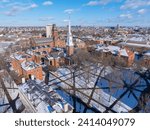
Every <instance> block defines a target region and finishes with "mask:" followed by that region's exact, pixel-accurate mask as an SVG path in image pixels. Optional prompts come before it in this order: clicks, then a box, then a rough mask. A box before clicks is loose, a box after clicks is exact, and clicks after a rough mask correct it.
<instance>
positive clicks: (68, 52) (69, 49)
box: [67, 46, 74, 56]
mask: <svg viewBox="0 0 150 130" xmlns="http://www.w3.org/2000/svg"><path fill="white" fill-rule="evenodd" d="M73 53H74V47H73V46H69V47H67V55H69V56H71V55H72V54H73Z"/></svg>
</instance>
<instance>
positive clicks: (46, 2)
mask: <svg viewBox="0 0 150 130" xmlns="http://www.w3.org/2000/svg"><path fill="white" fill-rule="evenodd" d="M52 4H53V2H52V1H45V2H44V3H43V5H45V6H48V5H52Z"/></svg>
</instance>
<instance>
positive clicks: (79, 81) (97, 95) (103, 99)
mask: <svg viewBox="0 0 150 130" xmlns="http://www.w3.org/2000/svg"><path fill="white" fill-rule="evenodd" d="M101 69H102V67H100V68H99V69H98V70H97V72H96V73H95V74H97V75H98V74H99V72H100V71H101ZM92 72H93V71H92ZM111 72H112V69H111V68H110V67H107V68H106V71H104V72H103V73H102V76H105V75H107V74H109V73H111ZM81 73H83V71H80V72H77V74H76V73H75V75H78V74H79V75H78V76H76V78H75V86H76V88H92V87H94V84H95V82H96V79H97V76H94V75H93V74H89V77H90V78H89V81H88V80H87V77H88V75H87V74H84V75H83V74H81ZM55 74H56V75H57V76H58V77H60V76H62V77H61V79H62V80H65V82H66V83H68V84H70V85H72V86H73V79H72V78H71V76H72V75H71V73H70V70H69V69H66V68H61V69H58V70H57V72H55ZM50 76H52V75H50ZM52 77H54V76H52ZM68 78H69V79H68ZM67 79H68V80H67ZM56 82H60V80H59V79H57V80H54V81H52V82H51V83H54V84H55V83H56ZM59 86H60V87H62V88H64V89H68V88H70V87H69V86H67V85H66V84H65V83H62V82H61V83H60V84H59ZM96 88H97V89H96V91H95V92H94V94H93V99H95V100H96V101H98V102H99V103H101V104H103V105H105V106H107V107H108V106H110V105H111V104H112V103H113V102H114V101H115V100H116V98H115V97H113V96H110V95H109V94H107V93H106V92H104V91H103V90H100V89H98V88H99V87H98V86H96ZM68 92H70V93H72V92H73V91H71V90H70V91H68ZM80 92H83V93H84V94H86V95H88V96H89V95H90V94H91V92H92V90H91V89H88V90H86V91H85V90H80ZM76 96H77V97H78V98H80V99H81V100H82V101H83V102H85V103H87V102H88V98H87V97H86V96H85V95H83V94H81V93H79V92H76ZM96 101H94V100H92V101H91V102H90V106H91V107H95V108H96V109H98V110H99V111H101V112H104V111H105V107H103V106H102V105H99V104H98V103H97V102H96ZM112 109H113V110H114V111H117V112H128V111H129V110H131V108H130V107H129V106H127V105H126V104H124V103H123V102H120V101H119V102H118V103H117V104H116V105H115V106H114V107H113V108H112Z"/></svg>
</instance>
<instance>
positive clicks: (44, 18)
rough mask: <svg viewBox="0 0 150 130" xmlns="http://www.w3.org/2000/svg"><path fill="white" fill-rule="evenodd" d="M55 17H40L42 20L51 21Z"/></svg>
mask: <svg viewBox="0 0 150 130" xmlns="http://www.w3.org/2000/svg"><path fill="white" fill-rule="evenodd" d="M53 19H54V18H53V17H41V18H39V20H40V21H50V20H53Z"/></svg>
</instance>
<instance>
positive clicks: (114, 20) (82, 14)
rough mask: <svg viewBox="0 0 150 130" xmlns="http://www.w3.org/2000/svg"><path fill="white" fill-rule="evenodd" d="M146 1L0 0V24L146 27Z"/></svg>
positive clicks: (149, 20) (148, 21) (148, 1)
mask: <svg viewBox="0 0 150 130" xmlns="http://www.w3.org/2000/svg"><path fill="white" fill-rule="evenodd" d="M149 7H150V0H91V1H90V0H0V19H1V20H0V26H45V25H47V24H51V23H55V24H57V25H58V26H64V25H67V23H66V22H65V21H66V20H67V19H68V17H69V14H70V15H71V21H72V25H82V26H91V25H92V26H93V25H94V26H116V25H117V24H119V25H121V26H150V16H149V12H150V9H149Z"/></svg>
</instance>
